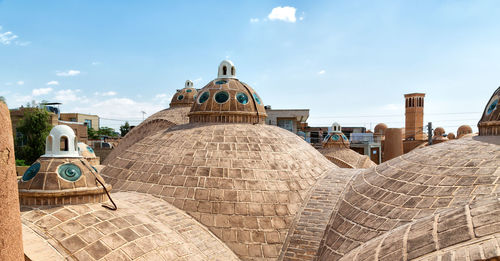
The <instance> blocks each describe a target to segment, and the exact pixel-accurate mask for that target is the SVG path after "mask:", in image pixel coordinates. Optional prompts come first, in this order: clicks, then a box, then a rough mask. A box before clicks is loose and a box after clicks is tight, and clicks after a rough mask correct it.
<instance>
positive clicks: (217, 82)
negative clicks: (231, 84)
mask: <svg viewBox="0 0 500 261" xmlns="http://www.w3.org/2000/svg"><path fill="white" fill-rule="evenodd" d="M226 83H227V81H226V80H219V81H216V82H215V84H219V85H220V84H226Z"/></svg>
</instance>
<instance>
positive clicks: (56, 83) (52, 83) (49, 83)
mask: <svg viewBox="0 0 500 261" xmlns="http://www.w3.org/2000/svg"><path fill="white" fill-rule="evenodd" d="M46 85H59V82H58V81H50V82H48V83H46Z"/></svg>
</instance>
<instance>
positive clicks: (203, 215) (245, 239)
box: [103, 78, 335, 260]
mask: <svg viewBox="0 0 500 261" xmlns="http://www.w3.org/2000/svg"><path fill="white" fill-rule="evenodd" d="M219 81H220V82H219ZM221 92H226V93H227V95H226V96H224V97H220V95H219V96H218V95H217V94H219V93H221ZM198 93H199V95H198V98H197V101H195V105H193V107H192V110H191V113H190V123H189V124H185V125H178V126H174V127H171V128H169V129H167V130H164V131H160V132H157V133H156V134H154V135H150V136H148V137H145V138H144V139H142V140H140V141H138V142H137V143H135V144H133V145H132V146H131V147H129V148H128V149H127V150H126V151H124V152H122V153H121V154H120V155H119V156H118V157H116V158H115V159H113V160H112V161H111V162H109V164H108V165H107V166H106V167H105V168H104V169H103V177H104V178H105V179H106V181H108V182H110V184H111V185H113V187H114V188H115V189H116V190H122V191H137V192H141V193H148V194H151V195H154V196H157V197H160V198H163V199H164V200H166V201H167V202H169V203H172V204H173V205H174V206H176V207H177V208H179V209H181V210H183V211H186V212H187V213H188V214H189V215H191V216H192V217H193V218H195V219H196V220H197V221H199V222H201V223H202V224H203V225H205V226H206V227H207V228H208V229H209V230H210V231H211V232H212V233H214V234H215V235H216V236H217V237H218V238H220V239H221V240H222V241H223V242H224V243H226V244H227V245H228V246H229V248H231V249H232V250H233V251H234V252H235V253H236V254H237V255H238V256H239V257H240V258H242V259H245V260H248V259H258V260H274V259H276V258H277V257H278V255H279V253H280V250H281V248H282V246H283V244H284V242H285V239H286V237H287V234H288V231H289V229H291V227H292V226H293V224H294V218H295V217H296V215H297V213H300V211H301V210H300V208H301V205H302V204H303V202H305V201H307V198H308V196H307V195H308V193H309V191H310V189H311V187H312V186H313V185H314V184H315V183H316V182H317V181H318V179H320V178H321V177H322V176H323V175H325V174H326V173H327V172H328V171H329V170H331V169H334V168H335V165H334V164H332V163H331V162H330V161H328V160H327V159H326V158H325V157H323V156H322V155H321V154H320V153H319V152H318V151H317V150H316V149H314V148H313V147H312V146H311V145H310V144H308V143H307V142H305V141H304V140H303V139H301V138H300V137H299V136H297V135H295V134H294V133H292V132H290V131H287V130H285V129H282V128H279V127H277V126H270V125H265V124H252V123H261V122H263V121H264V117H265V113H264V106H262V104H259V102H260V103H262V102H261V101H260V98H259V97H258V96H257V94H255V92H254V91H253V90H252V89H251V88H250V87H248V86H247V85H246V84H244V83H242V82H240V81H238V80H237V79H234V78H218V79H216V80H214V81H212V82H210V83H209V84H207V85H206V86H205V87H204V88H203V89H202V90H201V91H200V92H198ZM204 93H206V95H204ZM238 94H244V95H245V97H246V99H243V98H241V95H238ZM206 96H208V97H206ZM238 97H240V98H239V99H238ZM223 98H224V99H225V101H223ZM200 99H201V100H200ZM243 101H244V102H243ZM219 103H222V104H219Z"/></svg>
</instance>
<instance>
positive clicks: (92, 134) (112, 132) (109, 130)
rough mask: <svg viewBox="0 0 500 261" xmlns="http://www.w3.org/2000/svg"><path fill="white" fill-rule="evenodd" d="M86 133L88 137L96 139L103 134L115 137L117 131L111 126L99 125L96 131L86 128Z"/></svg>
mask: <svg viewBox="0 0 500 261" xmlns="http://www.w3.org/2000/svg"><path fill="white" fill-rule="evenodd" d="M87 135H88V137H89V139H91V140H96V139H99V138H100V137H104V136H106V137H117V136H118V133H116V132H115V130H114V129H113V128H109V127H101V128H100V129H99V130H98V131H96V130H94V129H93V128H88V129H87Z"/></svg>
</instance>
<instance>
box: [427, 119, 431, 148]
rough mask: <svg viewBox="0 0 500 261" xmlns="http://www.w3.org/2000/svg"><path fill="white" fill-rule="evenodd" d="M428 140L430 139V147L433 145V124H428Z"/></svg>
mask: <svg viewBox="0 0 500 261" xmlns="http://www.w3.org/2000/svg"><path fill="white" fill-rule="evenodd" d="M427 138H428V139H429V145H432V122H429V123H428V124H427Z"/></svg>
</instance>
